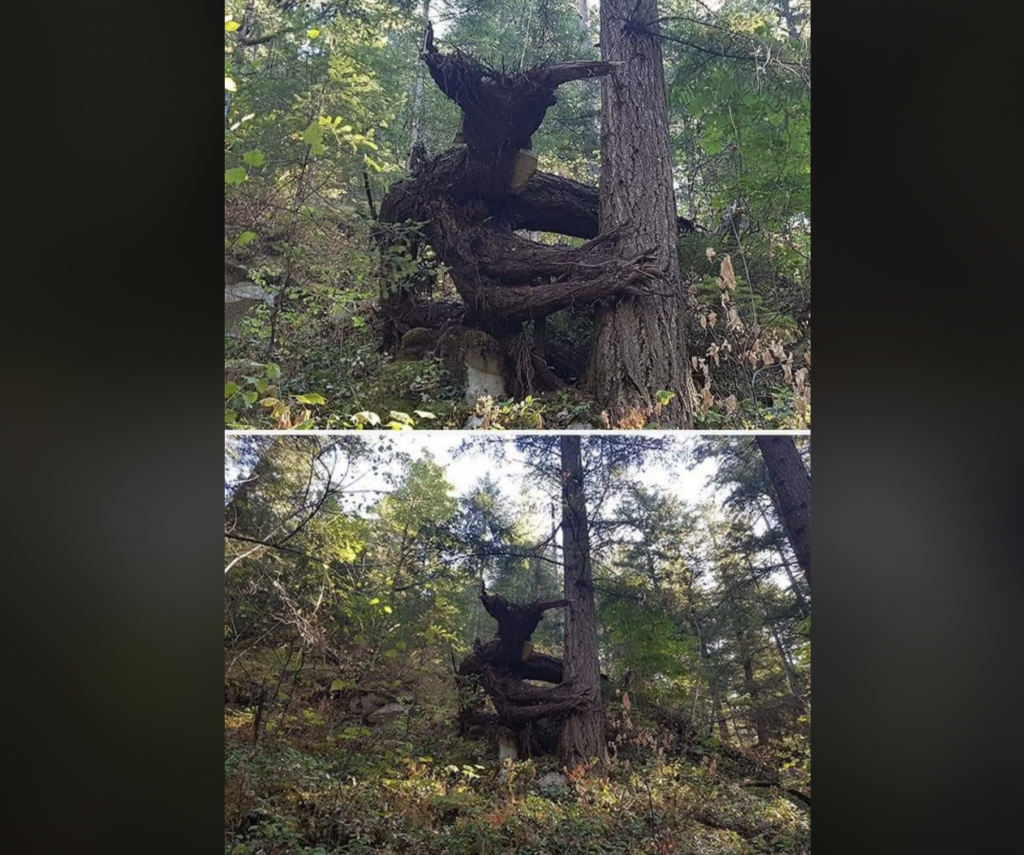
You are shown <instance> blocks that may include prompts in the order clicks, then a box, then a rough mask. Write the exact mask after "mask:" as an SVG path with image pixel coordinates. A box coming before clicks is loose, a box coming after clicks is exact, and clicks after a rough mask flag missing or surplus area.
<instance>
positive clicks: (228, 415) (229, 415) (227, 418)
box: [224, 410, 238, 425]
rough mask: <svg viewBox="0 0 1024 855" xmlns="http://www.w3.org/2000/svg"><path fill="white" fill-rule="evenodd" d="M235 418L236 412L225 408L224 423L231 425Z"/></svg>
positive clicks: (236, 416)
mask: <svg viewBox="0 0 1024 855" xmlns="http://www.w3.org/2000/svg"><path fill="white" fill-rule="evenodd" d="M237 418H238V413H236V412H235V411H234V410H225V411H224V424H226V425H233V424H234V423H235V419H237Z"/></svg>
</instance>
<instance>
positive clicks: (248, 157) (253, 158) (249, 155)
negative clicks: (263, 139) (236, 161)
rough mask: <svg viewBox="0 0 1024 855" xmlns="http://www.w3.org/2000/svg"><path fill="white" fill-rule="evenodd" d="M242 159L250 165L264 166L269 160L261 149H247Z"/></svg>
mask: <svg viewBox="0 0 1024 855" xmlns="http://www.w3.org/2000/svg"><path fill="white" fill-rule="evenodd" d="M242 160H244V161H245V162H246V163H248V164H249V166H263V164H264V163H266V162H267V158H266V157H265V156H264V155H263V152H262V151H260V150H259V149H256V151H247V152H246V153H245V154H243V155H242Z"/></svg>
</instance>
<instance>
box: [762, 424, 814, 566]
mask: <svg viewBox="0 0 1024 855" xmlns="http://www.w3.org/2000/svg"><path fill="white" fill-rule="evenodd" d="M757 445H758V447H759V448H760V449H761V455H762V457H764V465H765V467H766V468H767V469H768V475H769V477H770V478H771V479H772V486H773V487H774V488H775V498H776V500H777V503H778V511H779V516H780V517H782V522H783V524H784V525H785V526H786V532H787V534H789V542H790V543H791V544H793V552H794V553H796V560H797V561H798V562H800V567H801V569H802V570H803V571H804V576H806V577H807V584H808V585H810V584H811V476H810V475H809V474H808V473H807V468H806V467H805V466H804V462H803V460H801V459H800V453H799V452H798V451H797V450H796V443H794V442H793V438H792V437H790V436H770V435H761V436H758V437H757Z"/></svg>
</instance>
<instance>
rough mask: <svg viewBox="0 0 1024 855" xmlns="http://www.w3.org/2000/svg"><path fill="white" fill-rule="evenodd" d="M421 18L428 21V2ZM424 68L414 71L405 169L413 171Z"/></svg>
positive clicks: (420, 113) (418, 135)
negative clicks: (410, 133)
mask: <svg viewBox="0 0 1024 855" xmlns="http://www.w3.org/2000/svg"><path fill="white" fill-rule="evenodd" d="M423 17H424V19H425V20H426V21H429V20H430V0H423ZM424 71H425V68H424V66H423V63H418V65H417V69H416V85H415V87H414V88H413V94H412V139H411V140H410V142H409V160H408V163H407V168H408V170H409V171H410V172H412V171H413V166H414V164H415V161H416V157H417V144H419V142H420V120H421V117H422V116H423V74H424Z"/></svg>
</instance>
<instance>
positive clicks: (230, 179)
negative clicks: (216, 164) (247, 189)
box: [224, 166, 249, 184]
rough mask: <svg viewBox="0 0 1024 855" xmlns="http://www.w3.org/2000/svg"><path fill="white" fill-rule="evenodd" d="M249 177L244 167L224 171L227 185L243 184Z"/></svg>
mask: <svg viewBox="0 0 1024 855" xmlns="http://www.w3.org/2000/svg"><path fill="white" fill-rule="evenodd" d="M248 177H249V176H248V174H247V173H246V171H245V167H244V166H236V167H235V168H234V169H226V170H224V183H225V184H241V183H242V182H243V181H245V179H246V178H248Z"/></svg>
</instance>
